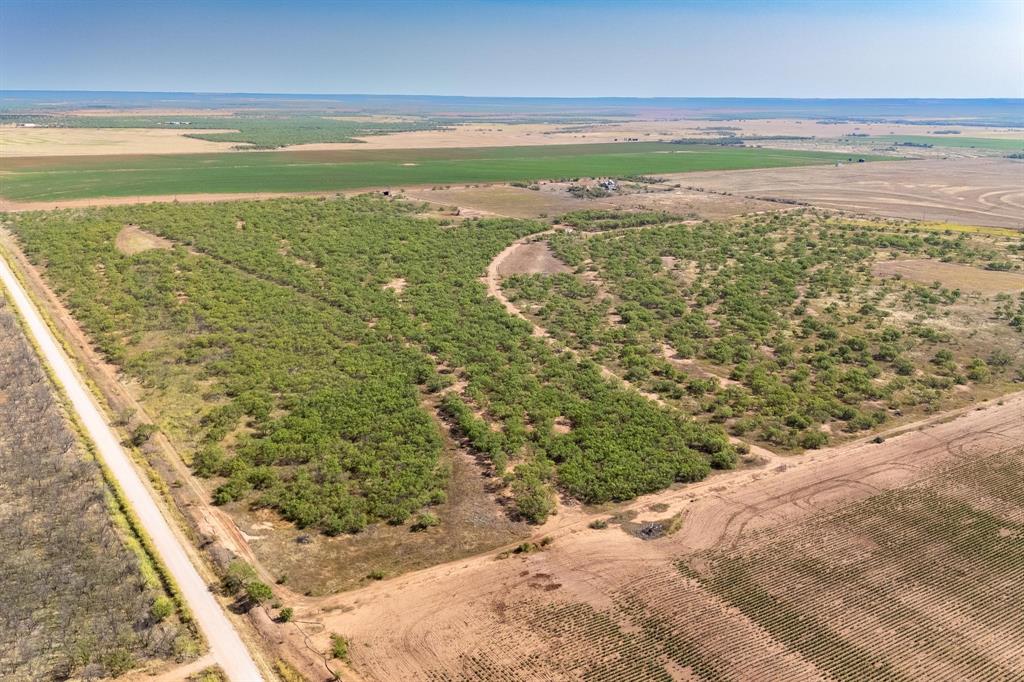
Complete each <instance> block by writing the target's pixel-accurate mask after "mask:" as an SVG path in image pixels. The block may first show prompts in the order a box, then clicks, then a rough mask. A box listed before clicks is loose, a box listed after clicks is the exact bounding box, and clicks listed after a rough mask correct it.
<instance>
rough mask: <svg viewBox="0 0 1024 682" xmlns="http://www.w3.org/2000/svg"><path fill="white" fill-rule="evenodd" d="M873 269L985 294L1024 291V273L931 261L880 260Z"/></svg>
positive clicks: (949, 287)
mask: <svg viewBox="0 0 1024 682" xmlns="http://www.w3.org/2000/svg"><path fill="white" fill-rule="evenodd" d="M873 271H874V273H875V274H876V275H878V276H879V277H901V278H905V279H909V280H912V281H914V282H921V283H922V284H932V283H933V282H939V283H940V284H941V285H942V286H943V287H946V288H947V289H962V290H964V291H973V292H977V293H982V294H1019V293H1020V292H1022V291H1024V274H1022V273H1020V272H1000V271H998V270H990V269H985V268H982V267H972V266H969V265H959V264H957V263H942V262H938V263H936V262H935V261H932V260H914V259H909V260H890V261H879V262H878V263H876V264H875V266H874V268H873Z"/></svg>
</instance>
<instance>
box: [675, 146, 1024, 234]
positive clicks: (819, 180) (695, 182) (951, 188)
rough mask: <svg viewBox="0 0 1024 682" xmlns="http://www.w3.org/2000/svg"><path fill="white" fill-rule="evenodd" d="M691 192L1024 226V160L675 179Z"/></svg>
mask: <svg viewBox="0 0 1024 682" xmlns="http://www.w3.org/2000/svg"><path fill="white" fill-rule="evenodd" d="M668 177H670V178H672V179H673V181H674V182H679V183H681V184H682V185H683V186H685V187H699V188H702V189H705V190H714V191H718V192H729V193H731V194H734V195H740V196H748V195H749V196H755V197H771V198H781V199H785V200H792V201H801V202H807V203H810V204H813V205H815V206H821V207H823V208H832V209H837V210H844V211H849V212H854V213H857V212H860V213H865V214H872V215H880V216H885V217H893V218H907V219H911V220H925V221H944V222H954V223H961V224H965V225H988V226H992V227H1010V228H1017V229H1024V162H1020V161H1013V160H1010V159H927V160H919V161H893V162H886V161H877V162H873V163H856V164H843V165H841V166H838V167H837V166H814V167H810V166H808V167H803V168H772V169H757V170H737V171H711V172H696V173H679V174H670V175H669V176H668Z"/></svg>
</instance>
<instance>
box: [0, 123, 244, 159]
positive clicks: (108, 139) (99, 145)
mask: <svg viewBox="0 0 1024 682" xmlns="http://www.w3.org/2000/svg"><path fill="white" fill-rule="evenodd" d="M216 132H225V131H223V130H163V129H159V128H15V127H13V126H0V158H14V157H23V156H92V155H104V154H200V153H203V152H207V153H209V152H226V151H231V148H232V147H233V146H234V145H235V143H233V142H208V141H206V140H196V139H193V138H190V137H185V133H193V134H195V133H216Z"/></svg>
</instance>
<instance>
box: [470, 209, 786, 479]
mask: <svg viewBox="0 0 1024 682" xmlns="http://www.w3.org/2000/svg"><path fill="white" fill-rule="evenodd" d="M682 222H683V223H687V224H693V223H696V222H699V221H693V220H687V221H682ZM645 227H649V226H646V225H645V226H641V227H638V228H633V229H641V230H642V229H644V228H645ZM557 231H558V230H555V229H553V230H546V231H544V232H537V233H534V234H531V235H527V236H526V237H522V238H520V239H517V240H516V241H514V242H512V243H511V244H509V245H508V246H506V247H505V248H504V249H502V251H501V253H499V254H498V255H497V256H495V257H494V259H493V260H491V262H490V263H489V264H488V265H487V273H486V274H485V275H484V283H485V284H486V285H487V294H488V295H489V296H492V297H493V298H495V299H497V300H498V302H500V303H501V304H502V305H503V306H504V307H505V310H507V311H508V313H509V314H510V315H512V316H513V317H518V318H519V319H520V320H523V321H524V322H526V323H528V324H529V325H530V328H531V332H530V333H531V334H532V335H533V336H535V337H536V338H539V339H544V340H545V341H547V342H548V343H555V339H554V338H553V337H552V336H551V333H550V332H549V331H548V330H547V329H545V328H544V327H543V326H542V325H541V324H539V323H538V322H537V321H536V320H533V319H531V318H529V317H527V316H526V314H525V313H523V311H522V310H521V309H520V308H519V306H517V305H516V304H515V303H513V302H512V301H511V300H509V298H508V296H506V295H505V292H504V291H502V289H501V271H502V265H504V263H505V262H506V261H507V260H509V259H511V258H512V257H513V256H514V254H515V252H516V250H518V249H520V248H522V247H523V246H524V245H526V244H529V243H530V242H533V241H536V240H537V239H538V238H542V237H545V236H547V235H551V234H554V233H555V232H557ZM565 350H566V352H568V353H570V354H572V355H573V356H578V354H577V353H576V351H574V350H573V349H571V348H565ZM597 366H598V368H599V369H600V372H601V376H603V377H604V378H605V379H608V380H609V381H611V382H612V383H616V384H622V385H624V386H626V387H627V388H629V389H630V390H631V391H635V392H637V393H639V394H640V395H642V396H643V397H645V398H647V399H648V400H650V401H652V402H654V403H657V404H658V405H661V406H662V407H668V406H669V405H668V403H666V402H665V400H664V399H663V398H662V397H661V396H660V395H658V394H656V393H651V392H650V391H645V390H644V389H642V388H640V387H639V386H637V385H636V384H634V383H632V382H630V381H629V380H627V379H624V378H622V377H620V376H619V375H618V374H616V373H615V372H613V371H612V370H610V369H608V368H607V367H605V366H604V365H602V364H599V363H598V365H597ZM729 442H731V443H733V444H734V445H739V444H745V445H746V446H747V447H748V448H750V452H751V454H754V455H757V456H758V457H760V458H761V459H762V460H764V461H766V462H774V461H775V460H777V459H778V455H776V454H775V453H774V452H772V451H771V450H769V449H767V448H763V447H761V446H759V445H754V444H753V443H747V442H746V441H743V440H741V439H739V438H736V437H735V436H729Z"/></svg>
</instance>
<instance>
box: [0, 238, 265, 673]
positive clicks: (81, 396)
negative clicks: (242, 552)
mask: <svg viewBox="0 0 1024 682" xmlns="http://www.w3.org/2000/svg"><path fill="white" fill-rule="evenodd" d="M0 282H2V283H3V286H4V287H5V288H6V290H7V292H8V293H9V296H10V299H11V302H12V303H13V304H14V306H15V308H16V309H17V310H18V312H19V313H20V314H21V317H22V319H23V320H24V321H25V325H26V327H27V328H28V331H29V334H30V335H31V337H32V339H33V341H34V342H35V344H36V346H37V348H38V349H39V352H40V355H41V356H42V358H43V359H44V360H45V361H46V363H47V364H48V365H49V366H50V368H51V370H52V371H53V374H54V377H55V378H56V381H57V383H58V384H59V385H60V386H61V387H62V388H63V389H64V391H65V393H66V394H67V396H68V399H69V400H70V402H71V407H72V408H73V409H74V411H75V413H76V414H77V415H78V417H79V419H80V420H81V422H82V424H83V426H84V427H85V430H86V432H87V433H88V435H89V437H90V438H91V439H92V441H93V443H94V444H95V445H96V451H97V453H98V455H99V457H100V459H101V460H102V461H103V463H104V464H105V465H106V467H107V469H108V470H109V471H110V472H111V474H112V475H113V477H114V479H115V480H116V481H117V483H118V485H119V486H120V487H121V490H122V491H123V493H124V497H125V500H126V501H127V503H128V505H129V506H130V507H131V509H132V510H133V511H134V512H135V515H136V516H137V517H138V519H139V521H140V523H141V524H142V527H143V528H144V529H145V532H146V533H147V534H148V535H149V537H150V539H151V540H152V545H153V547H154V548H155V549H156V553H157V555H158V556H159V558H160V560H161V561H162V562H163V564H164V565H165V566H166V567H167V570H168V571H169V573H170V575H171V577H172V578H173V579H174V581H175V582H176V583H177V586H178V589H179V590H180V592H181V595H182V596H183V598H184V599H185V602H186V603H187V605H188V608H189V610H190V611H191V612H192V616H193V618H194V619H195V622H196V623H197V624H198V626H199V629H200V630H201V631H202V633H203V635H204V636H205V637H206V640H207V642H208V643H209V645H210V653H211V654H212V656H213V658H214V660H215V661H216V662H217V664H218V665H220V667H221V669H222V670H223V671H224V673H225V675H227V677H228V679H229V680H231V682H259V681H261V680H263V675H262V674H260V671H259V668H258V667H257V666H256V663H255V661H254V660H253V658H252V655H251V654H250V653H249V650H248V648H247V647H246V646H245V644H244V643H243V642H242V638H241V637H240V636H239V634H238V631H237V630H236V629H235V626H234V625H232V623H231V621H230V620H228V617H227V615H226V614H225V613H224V610H223V609H222V607H221V605H220V604H219V603H218V602H217V600H216V599H215V598H214V596H213V595H212V594H211V593H210V588H209V586H208V585H207V584H206V581H204V580H203V578H202V577H201V576H200V575H199V571H197V570H196V567H195V565H193V563H192V561H191V560H190V559H189V555H188V553H187V552H186V550H185V545H184V542H186V541H185V540H182V539H180V538H179V537H178V536H177V535H176V534H175V532H174V530H173V529H172V528H171V525H170V523H168V521H167V519H165V518H164V515H163V514H162V513H161V511H160V507H159V506H158V505H157V503H156V500H155V499H154V498H153V495H152V493H151V492H150V489H149V488H148V487H147V486H146V484H145V483H144V482H143V480H142V477H141V476H140V475H139V472H138V470H137V469H136V468H135V465H134V464H132V461H131V459H130V458H129V457H128V454H127V453H126V452H125V451H124V448H122V447H121V444H120V442H119V441H118V438H117V436H116V435H115V434H114V431H113V430H112V429H111V428H110V425H109V424H108V423H107V420H106V419H105V418H104V417H103V413H102V412H101V411H100V409H99V407H98V406H97V404H96V402H95V401H94V399H93V396H92V394H91V393H90V392H89V390H88V389H87V388H86V387H85V384H84V383H83V381H82V378H81V377H80V376H79V374H78V372H77V371H75V369H74V368H73V367H72V365H71V362H70V361H69V360H68V358H67V356H66V355H65V353H64V351H63V349H62V348H61V347H60V345H59V344H58V343H57V340H56V339H55V338H54V336H53V333H52V332H51V331H50V329H49V327H47V326H46V323H45V322H44V321H43V318H42V317H41V316H40V314H39V311H38V310H37V309H36V307H35V305H34V304H33V303H32V302H31V300H30V299H29V297H28V295H27V294H26V293H25V290H24V288H22V286H21V282H19V281H18V279H17V278H16V277H15V276H14V273H13V272H12V271H11V268H10V266H8V264H7V262H6V260H4V258H2V257H0Z"/></svg>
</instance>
